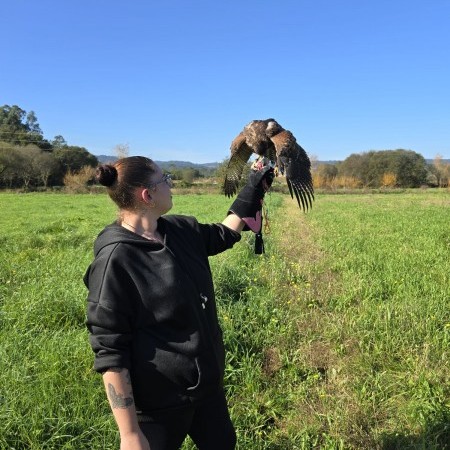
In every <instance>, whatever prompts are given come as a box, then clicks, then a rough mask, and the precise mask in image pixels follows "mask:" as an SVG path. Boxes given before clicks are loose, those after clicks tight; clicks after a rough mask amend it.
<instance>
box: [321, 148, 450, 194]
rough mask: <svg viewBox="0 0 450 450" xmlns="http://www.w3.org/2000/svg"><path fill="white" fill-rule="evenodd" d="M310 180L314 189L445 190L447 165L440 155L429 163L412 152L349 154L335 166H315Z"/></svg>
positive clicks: (449, 176) (449, 175)
mask: <svg viewBox="0 0 450 450" xmlns="http://www.w3.org/2000/svg"><path fill="white" fill-rule="evenodd" d="M313 166H314V164H313ZM313 178H314V185H315V186H316V187H324V188H333V187H337V188H339V187H349V188H358V187H365V188H383V187H384V188H388V187H389V188H394V187H402V188H416V187H421V186H432V187H446V186H448V185H449V180H450V164H449V163H447V162H445V161H444V160H443V158H442V156H440V155H436V157H435V158H434V160H433V162H432V164H429V163H427V161H426V160H425V158H424V157H423V156H422V155H420V154H419V153H416V152H414V151H412V150H403V149H397V150H381V151H369V152H363V153H357V154H356V153H354V154H351V155H350V156H349V157H347V158H346V159H345V160H344V161H342V162H339V163H337V164H318V165H317V164H316V165H315V167H314V170H313Z"/></svg>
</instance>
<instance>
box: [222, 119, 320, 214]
mask: <svg viewBox="0 0 450 450" xmlns="http://www.w3.org/2000/svg"><path fill="white" fill-rule="evenodd" d="M230 150H231V156H230V160H229V162H228V165H227V168H226V171H225V182H224V186H223V190H224V192H225V195H227V196H228V197H231V196H232V195H234V194H236V192H237V189H238V186H239V180H240V179H241V176H242V172H243V170H244V167H245V165H246V164H247V162H248V160H249V159H250V156H251V155H252V154H254V153H256V154H257V155H259V157H258V159H257V160H256V161H255V163H254V166H255V165H257V164H258V163H260V164H261V163H263V164H266V161H267V160H268V161H270V164H271V165H272V166H273V167H274V168H275V173H276V174H278V173H280V174H281V175H284V174H285V175H286V182H287V185H288V188H289V193H290V194H291V197H292V198H294V195H295V198H296V199H297V202H298V206H299V207H300V208H301V209H303V211H305V212H306V211H307V210H308V209H309V208H311V207H312V201H313V200H314V188H313V183H312V177H311V162H310V160H309V158H308V155H307V154H306V152H305V150H303V148H302V147H300V145H299V144H297V141H296V139H295V137H294V135H293V134H292V133H291V132H290V131H288V130H285V129H284V128H283V127H282V126H281V125H280V124H279V123H278V122H277V121H276V120H274V119H266V120H253V121H252V122H250V123H249V124H247V125H246V126H245V127H244V129H243V130H242V131H241V132H240V133H239V134H238V135H237V136H236V137H235V138H234V140H233V142H232V143H231V147H230Z"/></svg>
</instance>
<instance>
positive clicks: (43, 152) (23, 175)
mask: <svg viewBox="0 0 450 450" xmlns="http://www.w3.org/2000/svg"><path fill="white" fill-rule="evenodd" d="M115 150H116V153H117V156H118V157H124V156H127V155H128V153H129V148H128V146H127V145H126V144H125V145H123V144H119V145H118V146H117V147H116V149H115ZM227 163H228V160H225V161H223V162H222V164H219V166H218V167H217V168H216V169H205V170H199V169H198V168H192V167H176V166H173V167H172V166H171V167H169V168H168V170H169V171H170V172H171V173H172V175H173V178H174V179H176V180H180V181H181V182H183V183H185V184H187V185H189V184H191V183H192V182H193V181H194V180H195V179H198V178H202V177H216V178H219V179H220V178H221V177H223V173H224V170H225V168H226V165H227ZM98 164H99V161H98V159H97V157H96V156H94V155H93V154H91V153H90V152H89V151H88V150H87V149H86V148H84V147H79V146H75V145H68V143H67V142H66V140H65V139H64V137H63V136H61V135H58V136H55V137H54V138H53V139H52V140H48V139H46V138H44V135H43V133H42V130H41V128H40V126H39V123H38V120H37V117H36V114H35V113H34V112H33V111H30V112H28V113H27V112H26V111H24V110H23V109H22V108H20V107H19V106H17V105H14V106H9V105H3V106H2V107H0V187H3V188H25V189H30V188H35V187H40V186H42V187H44V188H47V187H50V186H62V185H63V184H65V185H68V184H69V183H72V184H75V185H78V184H81V185H83V184H84V185H85V184H86V183H88V182H90V181H91V180H92V178H93V168H94V167H96V166H97V165H98ZM312 166H313V180H314V185H315V187H317V188H341V187H344V188H358V187H370V188H379V187H403V188H409V187H412V188H414V187H420V186H424V185H426V186H438V187H445V186H448V185H449V181H450V164H449V163H448V162H445V161H444V160H443V159H442V157H441V156H440V155H437V156H436V157H435V159H434V161H433V163H432V164H428V163H427V162H426V160H425V159H424V158H423V156H422V155H420V154H419V153H416V152H414V151H411V150H403V149H397V150H383V151H369V152H364V153H358V154H352V155H350V156H349V157H347V158H346V159H345V160H344V161H342V162H339V163H336V164H323V163H322V164H318V163H316V162H314V161H313V164H312ZM166 170H167V169H166Z"/></svg>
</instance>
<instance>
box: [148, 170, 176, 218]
mask: <svg viewBox="0 0 450 450" xmlns="http://www.w3.org/2000/svg"><path fill="white" fill-rule="evenodd" d="M171 187H172V180H171V179H170V177H168V176H167V175H164V174H163V172H162V170H161V169H160V168H159V167H157V170H156V172H154V173H153V175H152V176H151V180H150V185H149V186H148V188H147V189H148V193H149V195H150V197H151V198H152V200H153V201H154V202H155V208H157V209H158V210H159V213H160V214H161V215H162V214H165V213H167V212H168V211H170V210H171V209H172V206H173V203H172V191H171Z"/></svg>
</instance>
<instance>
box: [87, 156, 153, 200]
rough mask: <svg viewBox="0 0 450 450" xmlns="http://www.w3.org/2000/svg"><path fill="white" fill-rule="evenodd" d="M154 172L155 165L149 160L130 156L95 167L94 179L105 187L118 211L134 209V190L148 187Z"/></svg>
mask: <svg viewBox="0 0 450 450" xmlns="http://www.w3.org/2000/svg"><path fill="white" fill-rule="evenodd" d="M155 172H156V164H155V163H154V162H153V161H152V160H151V159H149V158H145V157H144V156H130V157H129V158H122V159H119V160H118V161H116V162H115V163H114V164H103V165H101V166H99V167H97V171H96V174H95V178H96V180H97V181H98V182H99V183H100V184H102V185H103V186H106V187H107V189H108V194H109V196H110V197H111V199H112V200H113V201H114V203H115V204H116V205H117V206H118V207H119V208H120V209H135V208H136V206H137V205H136V198H135V196H134V188H136V187H141V186H148V185H149V184H150V177H151V176H152V175H153V174H154V173H155Z"/></svg>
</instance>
